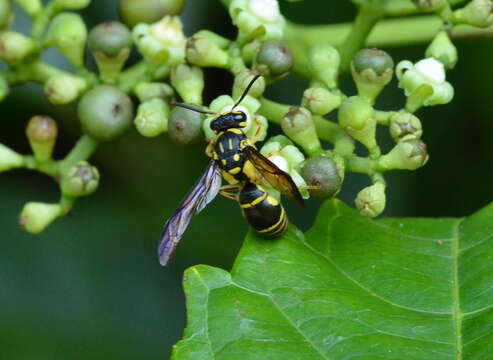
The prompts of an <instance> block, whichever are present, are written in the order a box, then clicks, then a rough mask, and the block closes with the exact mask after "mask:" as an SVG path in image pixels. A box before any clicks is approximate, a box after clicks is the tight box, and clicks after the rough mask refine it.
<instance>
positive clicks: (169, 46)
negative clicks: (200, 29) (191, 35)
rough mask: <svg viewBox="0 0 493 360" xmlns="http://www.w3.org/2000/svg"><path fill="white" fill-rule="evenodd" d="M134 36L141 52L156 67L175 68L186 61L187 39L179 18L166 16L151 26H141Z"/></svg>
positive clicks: (136, 29) (133, 33)
mask: <svg viewBox="0 0 493 360" xmlns="http://www.w3.org/2000/svg"><path fill="white" fill-rule="evenodd" d="M132 35H133V38H134V42H135V43H136V45H137V47H138V48H139V51H140V52H141V53H142V55H143V56H144V57H145V58H146V59H147V60H148V61H150V62H151V63H152V64H153V65H154V66H158V65H159V66H163V65H167V66H175V65H178V64H180V63H182V62H183V60H184V59H185V45H186V38H185V35H184V34H183V25H182V23H181V20H180V18H179V17H177V16H165V17H164V18H162V19H161V20H160V21H158V22H156V23H154V24H151V25H148V24H139V25H137V26H136V27H134V29H133V31H132Z"/></svg>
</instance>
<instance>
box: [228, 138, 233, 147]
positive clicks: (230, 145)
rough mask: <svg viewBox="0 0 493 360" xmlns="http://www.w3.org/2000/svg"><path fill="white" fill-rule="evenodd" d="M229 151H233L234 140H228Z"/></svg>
mask: <svg viewBox="0 0 493 360" xmlns="http://www.w3.org/2000/svg"><path fill="white" fill-rule="evenodd" d="M228 146H229V150H233V140H231V139H228Z"/></svg>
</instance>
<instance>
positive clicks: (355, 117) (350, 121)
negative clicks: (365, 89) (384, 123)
mask: <svg viewBox="0 0 493 360" xmlns="http://www.w3.org/2000/svg"><path fill="white" fill-rule="evenodd" d="M339 124H340V125H341V127H342V128H343V129H344V131H345V132H346V133H347V134H348V135H350V136H351V137H353V138H354V139H356V140H358V141H359V142H361V143H362V144H363V145H365V146H366V148H367V149H369V150H372V149H374V148H376V146H377V143H376V139H375V135H376V127H377V122H376V119H375V118H374V112H373V108H372V107H371V105H370V104H369V103H368V101H367V100H365V99H364V98H362V97H360V96H351V97H349V98H347V99H345V100H344V101H343V102H342V104H341V107H340V108H339Z"/></svg>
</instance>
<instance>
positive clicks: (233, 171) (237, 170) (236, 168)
mask: <svg viewBox="0 0 493 360" xmlns="http://www.w3.org/2000/svg"><path fill="white" fill-rule="evenodd" d="M240 171H241V168H240V167H235V168H233V169H231V170H228V172H229V173H230V174H233V175H236V174H238V173H239V172H240Z"/></svg>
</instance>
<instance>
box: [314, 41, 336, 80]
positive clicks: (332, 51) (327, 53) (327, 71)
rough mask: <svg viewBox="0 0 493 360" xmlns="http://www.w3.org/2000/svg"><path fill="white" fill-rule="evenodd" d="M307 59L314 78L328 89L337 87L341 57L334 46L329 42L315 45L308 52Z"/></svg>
mask: <svg viewBox="0 0 493 360" xmlns="http://www.w3.org/2000/svg"><path fill="white" fill-rule="evenodd" d="M308 60H309V64H310V69H311V72H312V74H313V76H314V77H315V79H317V80H319V81H321V82H322V83H323V84H324V85H325V86H327V87H328V88H329V89H333V88H336V87H337V78H338V76H339V65H340V63H341V57H340V55H339V52H338V51H337V50H336V48H335V47H333V46H332V45H329V44H318V45H315V46H313V47H312V48H311V49H310V51H309V52H308Z"/></svg>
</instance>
